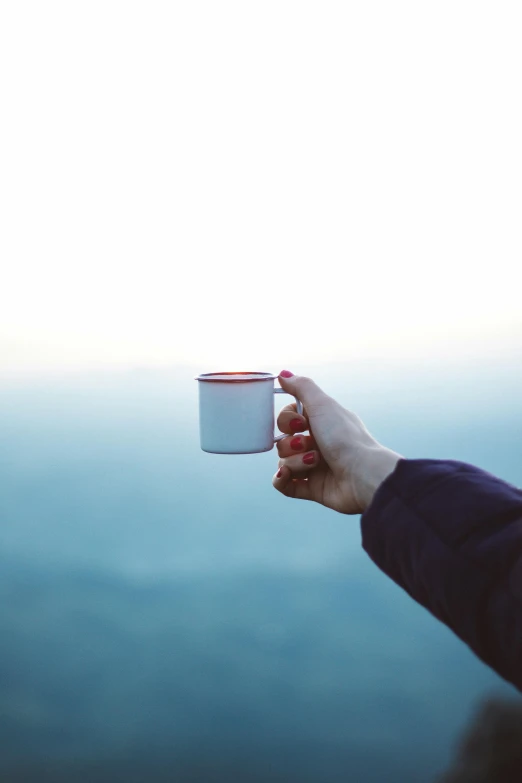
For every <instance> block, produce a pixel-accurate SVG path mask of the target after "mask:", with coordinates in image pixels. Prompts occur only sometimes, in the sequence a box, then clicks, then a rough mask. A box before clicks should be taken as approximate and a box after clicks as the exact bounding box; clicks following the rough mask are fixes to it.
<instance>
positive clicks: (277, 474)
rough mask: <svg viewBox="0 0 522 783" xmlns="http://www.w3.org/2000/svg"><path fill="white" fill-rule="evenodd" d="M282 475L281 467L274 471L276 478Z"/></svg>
mask: <svg viewBox="0 0 522 783" xmlns="http://www.w3.org/2000/svg"><path fill="white" fill-rule="evenodd" d="M282 475H283V471H282V470H281V468H279V470H278V471H277V473H276V476H277V478H281V476H282Z"/></svg>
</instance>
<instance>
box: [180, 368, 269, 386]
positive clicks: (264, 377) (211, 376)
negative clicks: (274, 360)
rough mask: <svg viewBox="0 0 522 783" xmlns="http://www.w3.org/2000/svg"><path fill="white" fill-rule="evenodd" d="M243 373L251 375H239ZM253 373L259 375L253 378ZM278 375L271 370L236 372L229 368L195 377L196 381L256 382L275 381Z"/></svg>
mask: <svg viewBox="0 0 522 783" xmlns="http://www.w3.org/2000/svg"><path fill="white" fill-rule="evenodd" d="M216 375H218V376H220V377H219V378H216V377H215V376H216ZM223 375H233V376H235V377H233V378H223V377H222V376H223ZM238 375H239V376H241V375H248V376H250V377H248V378H241V377H239V378H238V377H237V376H238ZM252 375H257V376H259V377H257V378H252V377H251V376H252ZM278 377H279V376H278V375H273V374H272V373H270V372H248V371H247V370H241V371H239V372H234V371H233V370H228V371H226V372H204V373H201V374H200V375H196V376H195V377H194V380H195V381H204V382H205V383H255V382H256V381H273V380H275V379H276V378H278Z"/></svg>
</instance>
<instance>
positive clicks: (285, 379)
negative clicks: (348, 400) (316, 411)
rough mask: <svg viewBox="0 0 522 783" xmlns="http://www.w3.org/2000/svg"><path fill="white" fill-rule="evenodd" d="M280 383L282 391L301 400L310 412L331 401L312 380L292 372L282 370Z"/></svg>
mask: <svg viewBox="0 0 522 783" xmlns="http://www.w3.org/2000/svg"><path fill="white" fill-rule="evenodd" d="M279 383H280V384H281V388H282V389H284V390H285V391H286V392H289V393H290V394H293V395H294V396H295V397H297V398H298V399H299V400H301V402H302V403H303V405H304V406H305V408H306V409H307V411H308V412H310V410H313V408H314V406H317V405H319V404H321V403H324V402H325V401H326V400H327V399H328V400H329V399H330V397H329V396H328V394H326V393H325V392H324V391H323V390H322V389H321V388H320V387H319V386H318V385H317V384H316V383H315V381H313V380H312V379H311V378H307V377H306V376H305V375H294V374H293V373H291V372H290V370H282V371H281V372H280V373H279Z"/></svg>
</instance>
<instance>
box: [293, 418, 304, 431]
mask: <svg viewBox="0 0 522 783" xmlns="http://www.w3.org/2000/svg"><path fill="white" fill-rule="evenodd" d="M290 429H291V430H302V429H303V422H302V421H301V419H292V420H291V421H290Z"/></svg>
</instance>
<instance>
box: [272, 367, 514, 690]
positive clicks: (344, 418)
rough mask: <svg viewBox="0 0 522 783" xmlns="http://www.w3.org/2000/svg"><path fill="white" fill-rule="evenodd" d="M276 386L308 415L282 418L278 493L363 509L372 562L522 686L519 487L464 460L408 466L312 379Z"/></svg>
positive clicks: (285, 379) (286, 413)
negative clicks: (301, 405)
mask: <svg viewBox="0 0 522 783" xmlns="http://www.w3.org/2000/svg"><path fill="white" fill-rule="evenodd" d="M280 382H281V385H282V386H283V388H284V389H285V390H286V391H289V392H290V393H292V394H295V395H296V396H297V397H299V399H301V400H302V402H303V404H304V415H303V416H300V415H298V414H297V413H296V407H295V404H292V405H287V406H285V408H283V410H282V411H281V412H280V414H279V416H278V420H277V423H278V426H279V429H280V430H281V431H282V432H285V433H287V434H288V435H289V436H290V437H288V438H284V439H283V440H281V441H279V442H278V444H277V448H278V451H279V458H280V459H279V470H278V471H277V473H276V475H275V476H274V477H273V480H272V481H273V484H274V486H275V488H276V489H277V490H279V492H282V493H283V494H284V495H286V496H287V497H291V498H299V499H302V500H312V501H315V502H316V503H321V504H322V505H324V506H328V508H332V509H335V510H336V511H339V512H341V513H344V514H359V513H360V514H362V518H361V526H362V538H363V547H364V549H365V550H366V552H368V554H369V555H370V557H371V558H372V559H373V560H374V562H375V563H376V564H377V565H378V566H379V567H380V568H381V569H382V570H383V571H384V572H385V573H386V574H388V576H390V577H391V578H392V579H393V580H394V581H395V582H397V584H399V585H400V586H401V587H403V588H404V589H405V590H406V591H407V592H408V593H409V594H410V595H411V596H412V598H414V599H415V600H416V601H418V602H419V603H420V604H422V605H423V606H425V607H426V608H427V609H428V610H429V611H430V612H432V614H434V615H435V617H438V619H439V620H441V621H442V622H444V623H446V625H448V626H449V627H450V628H451V629H452V630H453V631H454V632H455V633H456V634H457V636H459V637H460V638H461V639H462V640H463V641H464V642H466V644H468V645H469V646H470V647H471V649H472V650H474V652H475V653H476V654H477V655H478V656H479V657H480V658H481V659H482V660H483V661H485V662H486V663H488V664H489V665H490V666H491V667H492V668H494V669H495V670H496V671H497V672H498V673H499V674H500V675H501V676H503V677H505V679H507V680H509V681H510V682H512V683H513V684H514V685H516V686H517V687H518V688H519V689H521V690H522V491H521V490H519V489H517V488H516V487H513V486H511V485H510V484H506V483H505V482H504V481H501V480H500V479H498V478H495V476H492V475H491V474H489V473H486V472H485V471H482V470H479V468H475V467H473V466H472V465H467V464H465V463H462V462H455V461H439V460H407V459H403V458H402V457H401V456H400V455H399V454H397V453H396V452H394V451H391V450H390V449H387V448H385V447H384V446H382V445H381V444H380V443H378V441H376V440H375V438H373V437H372V436H371V435H370V433H369V432H368V430H367V429H366V428H365V426H364V424H363V423H362V421H361V420H360V419H359V418H358V417H357V416H356V415H355V414H354V413H352V412H351V411H348V410H346V409H345V408H343V407H342V406H341V405H340V404H339V403H338V402H336V401H335V400H333V399H332V398H331V397H329V396H328V395H327V394H325V393H324V392H323V391H322V390H321V389H320V388H319V387H318V386H317V385H316V384H315V383H314V382H313V381H312V380H311V379H310V378H303V377H300V376H295V375H292V374H291V373H290V374H288V375H285V374H281V375H280ZM304 430H309V431H310V435H298V436H297V437H295V436H296V433H300V432H302V431H304ZM292 435H293V437H292Z"/></svg>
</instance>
